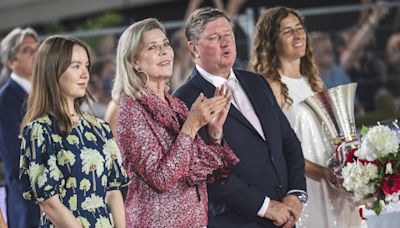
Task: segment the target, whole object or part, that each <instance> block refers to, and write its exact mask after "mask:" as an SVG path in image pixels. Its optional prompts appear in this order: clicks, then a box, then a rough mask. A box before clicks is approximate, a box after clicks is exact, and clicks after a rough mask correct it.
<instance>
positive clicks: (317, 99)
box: [304, 83, 359, 177]
mask: <svg viewBox="0 0 400 228" xmlns="http://www.w3.org/2000/svg"><path fill="white" fill-rule="evenodd" d="M356 88H357V83H349V84H345V85H340V86H336V87H334V88H331V89H329V90H326V91H323V92H320V93H317V94H315V95H313V96H311V97H309V98H307V99H306V100H305V101H304V102H305V103H306V104H307V105H308V106H309V107H310V108H311V109H312V110H313V111H314V112H315V114H316V115H317V116H318V118H319V120H320V121H321V123H322V126H323V128H324V130H325V131H326V132H327V134H328V136H329V137H330V139H331V142H332V146H333V148H334V152H333V153H332V156H331V158H330V159H329V161H328V167H330V168H332V169H333V170H334V171H335V174H336V175H337V176H338V177H340V176H341V175H340V171H341V169H342V168H343V166H344V165H345V163H346V156H347V154H348V153H349V152H350V150H351V149H353V148H356V147H358V145H359V141H358V139H357V134H356V125H355V120H354V97H355V92H356Z"/></svg>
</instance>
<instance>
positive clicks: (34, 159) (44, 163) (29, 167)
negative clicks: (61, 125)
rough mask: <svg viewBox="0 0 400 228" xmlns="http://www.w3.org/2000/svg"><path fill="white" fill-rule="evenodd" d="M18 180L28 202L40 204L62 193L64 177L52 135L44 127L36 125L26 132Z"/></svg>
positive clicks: (32, 125)
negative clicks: (58, 164) (58, 162)
mask: <svg viewBox="0 0 400 228" xmlns="http://www.w3.org/2000/svg"><path fill="white" fill-rule="evenodd" d="M19 176H20V185H21V189H22V191H23V197H24V198H25V199H26V200H32V201H34V202H37V203H40V202H43V201H44V200H46V199H48V198H50V197H52V196H54V195H56V194H60V192H61V185H62V184H61V183H62V181H63V178H62V173H61V171H60V169H59V167H58V166H57V155H56V151H55V147H54V143H53V141H52V140H51V134H50V132H49V130H48V128H47V127H46V125H45V124H43V123H39V122H33V123H32V124H30V125H28V126H27V127H25V128H24V130H23V138H22V143H21V156H20V175H19Z"/></svg>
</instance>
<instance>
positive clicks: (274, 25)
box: [250, 7, 323, 105]
mask: <svg viewBox="0 0 400 228" xmlns="http://www.w3.org/2000/svg"><path fill="white" fill-rule="evenodd" d="M289 14H293V15H294V16H296V17H297V18H298V19H299V21H300V23H301V25H302V26H303V28H304V31H305V33H306V53H305V55H304V56H303V57H302V58H301V59H300V73H301V74H302V75H303V76H304V77H306V78H307V79H308V81H309V83H310V85H311V89H312V90H313V91H314V92H320V91H322V90H323V86H322V84H321V83H320V82H321V79H320V77H319V75H318V70H317V67H316V65H315V63H314V57H313V53H312V51H311V47H310V39H309V35H308V33H307V31H306V29H305V24H304V18H303V17H302V16H301V15H300V14H299V13H298V12H297V11H296V10H294V9H290V8H286V7H274V8H270V9H268V10H266V11H265V12H264V14H263V15H261V16H260V18H259V19H258V21H257V25H256V32H255V36H254V40H253V49H252V54H251V60H250V70H252V71H254V72H256V73H259V74H261V75H263V76H264V78H265V79H268V80H270V81H272V82H277V83H278V84H279V86H280V91H281V95H282V96H283V98H284V102H285V104H288V105H291V104H293V100H292V98H290V96H289V92H288V87H287V85H286V84H285V83H283V82H282V80H281V76H280V74H279V69H280V68H281V63H280V61H279V58H278V51H277V43H278V37H279V31H280V22H281V21H282V20H283V19H284V18H286V17H287V16H289Z"/></svg>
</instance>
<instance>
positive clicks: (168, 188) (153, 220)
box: [117, 87, 239, 227]
mask: <svg viewBox="0 0 400 228" xmlns="http://www.w3.org/2000/svg"><path fill="white" fill-rule="evenodd" d="M166 99H167V101H168V103H166V102H164V101H162V100H161V99H160V98H159V97H158V96H157V95H155V94H154V93H153V92H152V91H151V90H150V89H148V88H147V87H145V88H144V89H143V96H142V97H141V98H140V99H137V100H134V99H133V98H130V97H125V98H124V99H123V101H122V104H121V109H120V112H119V114H118V117H117V142H118V144H119V146H120V149H121V154H122V159H123V165H124V167H125V169H126V171H127V173H128V176H129V177H130V178H131V183H130V186H129V190H128V194H127V199H126V201H125V211H126V225H127V227H204V226H207V206H208V205H207V204H208V200H207V185H206V184H207V183H211V182H215V181H223V180H225V179H226V178H227V176H228V174H229V173H230V172H231V170H232V169H233V167H234V165H236V164H237V163H238V162H239V159H238V158H237V157H236V156H235V155H234V154H233V152H232V151H231V149H230V148H229V146H228V145H227V144H225V143H223V144H222V145H219V144H216V143H214V142H213V141H212V140H210V142H209V145H206V143H205V142H204V141H203V140H202V139H201V138H200V136H198V135H197V136H196V138H195V139H192V138H191V137H189V136H188V135H186V134H184V133H182V132H181V131H180V128H181V126H182V124H183V123H184V121H185V120H186V117H187V115H188V113H189V111H188V109H187V108H186V106H185V104H184V103H183V102H182V101H180V100H178V99H177V98H174V97H172V96H170V95H168V94H166Z"/></svg>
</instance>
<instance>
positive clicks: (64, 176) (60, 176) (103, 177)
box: [20, 113, 129, 228]
mask: <svg viewBox="0 0 400 228" xmlns="http://www.w3.org/2000/svg"><path fill="white" fill-rule="evenodd" d="M53 123H54V118H53V117H52V116H45V117H42V118H40V119H37V120H35V121H34V122H32V123H30V124H29V125H28V126H27V127H25V129H24V131H23V139H22V143H21V160H20V182H21V186H22V190H23V196H24V198H25V199H27V200H32V201H35V202H37V203H40V202H43V201H45V200H46V199H48V198H50V197H52V196H54V195H56V194H58V196H59V199H60V201H61V202H62V203H63V204H64V205H65V206H66V207H67V208H68V209H69V210H70V211H71V212H72V213H73V214H74V216H75V217H76V218H77V219H78V221H79V222H80V223H81V224H82V226H83V227H84V228H86V227H113V226H114V225H113V219H112V216H111V211H110V210H109V209H108V208H107V206H106V203H105V197H106V193H107V191H111V190H118V189H119V188H120V187H124V186H126V185H127V184H128V181H129V178H128V177H127V175H126V172H125V170H124V168H123V167H122V159H121V155H120V152H119V150H118V147H117V144H116V142H115V140H114V138H113V136H112V133H111V129H110V127H109V125H108V124H107V123H105V122H104V121H102V120H100V119H97V118H95V117H93V116H91V115H89V114H86V113H85V114H84V115H83V116H82V117H81V118H80V120H79V122H78V123H77V124H76V125H75V126H74V128H73V129H72V131H71V133H70V135H68V136H67V137H61V136H60V135H58V134H57V131H56V130H55V125H54V124H53ZM41 227H53V225H52V224H51V222H50V220H49V219H48V218H47V217H46V215H44V214H43V215H42V218H41Z"/></svg>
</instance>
